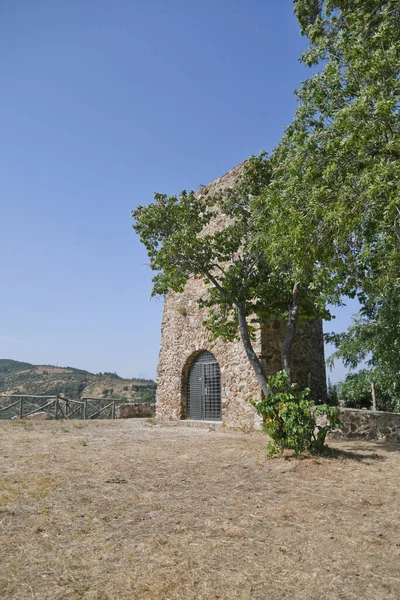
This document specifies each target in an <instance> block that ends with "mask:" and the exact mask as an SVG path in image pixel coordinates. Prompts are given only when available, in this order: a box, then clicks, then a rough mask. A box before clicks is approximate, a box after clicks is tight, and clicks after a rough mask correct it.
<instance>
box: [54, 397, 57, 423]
mask: <svg viewBox="0 0 400 600" xmlns="http://www.w3.org/2000/svg"><path fill="white" fill-rule="evenodd" d="M55 402H56V404H55V408H54V419H55V420H56V421H57V416H58V396H57V397H56V400H55Z"/></svg>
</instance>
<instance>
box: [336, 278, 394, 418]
mask: <svg viewBox="0 0 400 600" xmlns="http://www.w3.org/2000/svg"><path fill="white" fill-rule="evenodd" d="M327 338H328V341H330V342H332V343H333V344H335V346H336V348H337V350H336V352H335V353H334V354H333V355H332V356H331V357H330V359H329V360H330V363H331V364H332V363H333V361H334V360H335V359H338V358H339V359H341V360H343V362H344V364H345V366H347V367H350V368H352V369H354V368H356V367H357V366H358V365H359V364H360V363H362V362H363V361H366V362H367V365H368V367H369V370H366V369H363V370H362V371H360V372H359V373H354V374H351V375H349V376H347V378H346V380H345V381H344V382H343V383H342V385H341V387H340V395H341V396H342V397H343V398H344V399H345V400H346V403H347V404H348V405H349V406H357V402H358V403H360V404H361V405H360V406H359V407H360V408H361V407H363V406H365V407H369V406H370V405H371V385H372V383H374V385H375V388H376V394H377V405H378V408H379V409H380V410H395V411H400V285H399V284H398V282H396V281H395V282H394V283H393V284H392V285H391V286H390V289H388V286H387V287H386V294H385V296H384V297H382V296H378V297H376V298H374V299H373V300H372V299H371V298H370V299H368V301H367V302H366V304H365V306H364V308H363V309H362V310H361V312H360V314H359V315H357V316H356V317H355V318H354V319H353V324H352V326H351V327H350V328H349V329H348V331H347V332H345V333H341V334H331V335H330V336H327Z"/></svg>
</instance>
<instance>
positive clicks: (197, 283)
mask: <svg viewBox="0 0 400 600" xmlns="http://www.w3.org/2000/svg"><path fill="white" fill-rule="evenodd" d="M242 168H243V165H239V166H237V167H235V168H234V169H233V170H232V171H229V173H227V174H226V175H224V176H223V177H220V178H219V179H216V180H215V181H213V182H212V183H210V184H209V185H208V186H207V187H206V188H202V190H201V193H202V194H203V193H210V194H214V193H216V192H217V191H222V190H223V189H225V188H227V187H231V186H233V185H234V183H235V180H236V179H237V177H238V176H239V174H240V173H241V170H242ZM205 291H206V286H205V284H204V283H203V281H202V279H200V278H199V279H192V280H190V281H189V282H188V283H187V285H186V288H185V290H184V292H183V293H181V294H177V293H174V292H169V293H168V294H167V296H166V298H165V303H164V314H163V320H162V330H161V336H162V337H161V347H160V355H159V363H158V372H157V405H156V406H157V408H156V410H157V419H158V420H159V421H178V420H181V419H193V420H214V421H222V422H223V424H224V425H226V426H227V427H230V428H236V429H254V428H259V427H260V420H259V418H258V416H257V414H256V412H255V410H254V408H253V407H252V406H251V404H250V403H249V401H248V400H249V399H251V398H253V399H259V398H260V397H261V390H260V387H259V385H258V382H257V380H256V377H255V374H254V372H253V370H252V368H251V366H250V364H249V362H248V360H247V357H246V355H245V351H244V348H243V346H242V343H241V341H240V340H238V341H234V342H224V341H223V340H221V339H217V340H215V341H210V339H209V333H208V331H207V330H206V329H205V328H204V327H203V326H202V322H203V321H204V318H205V312H204V310H201V309H200V308H199V306H198V304H197V299H198V298H200V297H201V296H203V295H204V294H205ZM281 340H282V323H281V322H280V321H279V320H278V319H272V320H269V321H268V322H266V323H265V324H263V325H262V326H261V327H259V328H258V330H257V332H256V340H255V342H254V344H253V346H254V350H255V351H256V352H257V354H258V356H259V357H260V359H261V360H262V362H263V365H264V368H265V372H266V374H267V375H271V374H273V373H276V372H277V371H279V370H280V369H281V368H282V365H281V353H280V344H281ZM292 365H293V379H294V381H296V382H297V383H298V384H299V385H300V386H302V387H307V386H308V387H310V388H311V394H310V397H311V398H312V399H313V400H319V399H321V400H325V397H326V372H325V360H324V343H323V333H322V321H321V320H320V319H316V320H312V321H309V322H306V323H304V324H300V325H299V326H298V329H297V334H296V340H295V343H294V346H293V352H292Z"/></svg>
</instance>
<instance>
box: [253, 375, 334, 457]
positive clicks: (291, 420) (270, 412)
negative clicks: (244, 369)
mask: <svg viewBox="0 0 400 600" xmlns="http://www.w3.org/2000/svg"><path fill="white" fill-rule="evenodd" d="M268 387H269V389H270V391H271V395H270V396H266V397H264V398H263V399H262V400H260V401H259V402H255V401H252V402H251V403H252V405H253V406H254V407H255V409H256V410H257V412H258V414H259V415H261V416H262V418H263V422H264V430H265V432H266V433H267V434H268V435H269V436H270V437H271V438H272V441H271V442H269V443H268V456H273V455H274V454H281V453H282V452H283V450H284V449H285V448H289V449H292V450H294V451H295V452H296V454H301V453H302V452H305V451H308V452H311V453H318V452H322V450H323V449H324V445H325V438H326V435H327V433H328V432H329V431H333V430H335V429H338V428H340V427H342V423H341V422H340V419H339V409H338V408H337V407H335V406H328V405H327V404H321V405H319V406H315V407H314V406H313V403H312V402H311V401H310V400H307V396H308V394H309V391H310V390H309V389H308V388H306V389H305V390H299V389H298V386H297V384H295V383H293V384H291V385H290V382H289V377H288V375H287V373H286V371H279V372H278V373H277V374H276V375H272V376H271V377H269V378H268ZM323 417H325V418H323ZM317 420H319V421H320V422H319V423H317Z"/></svg>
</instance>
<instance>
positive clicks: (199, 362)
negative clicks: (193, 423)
mask: <svg viewBox="0 0 400 600" xmlns="http://www.w3.org/2000/svg"><path fill="white" fill-rule="evenodd" d="M187 415H188V417H189V419H199V420H205V421H220V420H221V372H220V370H219V365H218V362H217V359H216V358H215V356H214V355H213V354H211V352H207V351H203V352H200V354H198V355H197V356H196V357H195V358H194V360H193V362H192V364H191V366H190V369H189V376H188V387H187Z"/></svg>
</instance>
